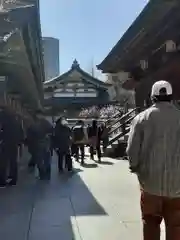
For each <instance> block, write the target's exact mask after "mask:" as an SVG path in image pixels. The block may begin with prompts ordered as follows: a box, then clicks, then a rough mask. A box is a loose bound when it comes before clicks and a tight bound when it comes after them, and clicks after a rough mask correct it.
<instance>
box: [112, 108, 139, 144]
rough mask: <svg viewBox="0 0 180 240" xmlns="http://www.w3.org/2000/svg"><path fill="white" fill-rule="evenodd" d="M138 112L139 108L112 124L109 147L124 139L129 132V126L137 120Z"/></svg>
mask: <svg viewBox="0 0 180 240" xmlns="http://www.w3.org/2000/svg"><path fill="white" fill-rule="evenodd" d="M137 110H138V109H137V108H134V109H133V110H131V111H130V112H128V113H126V114H124V115H123V116H122V117H120V118H119V119H116V120H115V122H113V123H112V124H111V126H110V127H111V129H110V131H109V137H110V140H109V143H108V145H112V144H113V143H114V142H116V141H118V140H119V139H120V138H122V137H123V136H125V135H126V134H127V133H128V132H129V130H130V126H129V125H130V123H131V122H132V120H133V119H134V118H135V116H136V114H137Z"/></svg>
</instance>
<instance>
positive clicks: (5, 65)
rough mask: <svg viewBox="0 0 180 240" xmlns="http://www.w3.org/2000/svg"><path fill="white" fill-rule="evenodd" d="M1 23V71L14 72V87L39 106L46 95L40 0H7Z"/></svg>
mask: <svg viewBox="0 0 180 240" xmlns="http://www.w3.org/2000/svg"><path fill="white" fill-rule="evenodd" d="M0 23H1V28H0V64H1V69H0V74H1V75H7V76H8V75H11V78H13V79H14V80H12V81H11V85H12V86H13V87H12V88H13V90H14V91H15V92H16V91H19V92H20V93H21V95H23V102H26V101H27V102H29V103H30V105H33V106H34V107H36V106H38V105H39V99H40V98H41V99H42V98H43V89H42V81H43V72H44V66H43V61H42V59H41V57H42V56H41V54H40V53H41V52H42V51H41V42H40V38H41V37H40V35H41V29H40V21H39V9H38V5H37V1H36V0H31V1H30V0H29V1H28V0H26V1H16V2H14V1H4V3H2V5H1V6H0ZM40 95H41V97H40Z"/></svg>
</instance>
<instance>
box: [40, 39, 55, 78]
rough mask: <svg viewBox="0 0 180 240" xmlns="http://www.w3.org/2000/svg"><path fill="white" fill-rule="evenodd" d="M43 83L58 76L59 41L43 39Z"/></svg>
mask: <svg viewBox="0 0 180 240" xmlns="http://www.w3.org/2000/svg"><path fill="white" fill-rule="evenodd" d="M43 48H44V52H43V54H44V68H45V81H48V80H50V79H52V78H54V77H57V76H59V39H56V38H52V37H44V38H43Z"/></svg>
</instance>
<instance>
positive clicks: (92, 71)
mask: <svg viewBox="0 0 180 240" xmlns="http://www.w3.org/2000/svg"><path fill="white" fill-rule="evenodd" d="M91 75H92V77H95V76H94V75H95V74H94V58H92V62H91Z"/></svg>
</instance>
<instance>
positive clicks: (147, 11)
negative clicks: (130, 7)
mask: <svg viewBox="0 0 180 240" xmlns="http://www.w3.org/2000/svg"><path fill="white" fill-rule="evenodd" d="M178 4H180V3H179V2H178V1H177V0H171V1H168V0H151V1H149V2H148V4H147V5H146V6H145V8H144V9H143V11H142V12H141V13H140V15H139V16H138V17H137V18H136V20H135V21H134V22H133V24H132V25H131V26H130V27H129V29H128V30H127V31H126V32H125V34H124V35H123V36H122V38H121V39H120V40H119V41H118V43H117V44H116V45H115V46H114V47H113V49H112V50H111V51H110V53H109V54H108V55H107V56H106V58H105V59H104V60H103V61H102V62H101V63H100V64H99V65H97V68H98V69H100V70H103V72H114V69H115V68H120V66H122V68H123V67H124V66H123V63H124V59H125V58H126V57H127V55H131V57H132V54H134V50H135V51H141V49H142V45H141V44H144V42H146V41H148V42H149V40H150V39H151V38H154V34H151V35H150V34H149V33H150V32H151V33H152V30H153V29H154V28H156V27H157V28H159V27H160V26H159V23H160V21H162V19H163V18H164V17H165V16H167V15H168V14H169V13H170V11H171V10H172V9H173V8H174V9H175V8H176V7H177V6H178ZM163 27H164V25H163V26H161V29H162V28H163ZM159 31H160V30H159ZM146 44H147V43H146Z"/></svg>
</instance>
